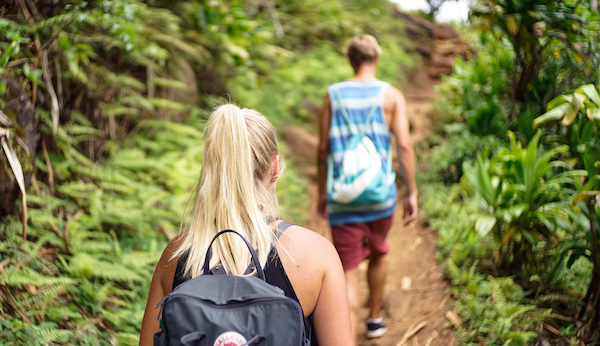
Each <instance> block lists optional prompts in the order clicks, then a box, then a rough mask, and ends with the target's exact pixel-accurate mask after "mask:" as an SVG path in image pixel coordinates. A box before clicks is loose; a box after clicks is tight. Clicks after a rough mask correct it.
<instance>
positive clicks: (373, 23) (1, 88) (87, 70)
mask: <svg viewBox="0 0 600 346" xmlns="http://www.w3.org/2000/svg"><path fill="white" fill-rule="evenodd" d="M274 4H275V5H277V7H276V8H274V12H273V11H270V10H269V8H267V7H265V6H263V5H262V4H259V3H257V2H252V3H249V2H246V1H236V0H231V1H230V0H220V1H184V0H181V1H172V2H169V3H168V4H167V3H166V2H156V1H150V2H146V1H140V0H125V1H112V0H102V1H96V2H87V1H74V2H69V3H64V2H61V3H59V4H57V5H56V6H54V7H52V8H48V7H43V6H41V5H40V3H39V2H27V4H26V6H28V8H29V9H31V12H32V13H33V14H34V16H33V18H32V21H33V22H31V21H29V20H26V19H25V18H22V17H20V14H21V13H22V11H21V9H20V8H19V6H20V5H18V4H14V5H13V4H12V3H10V4H7V5H3V6H4V7H3V9H4V8H8V10H9V12H8V13H13V12H10V11H11V10H14V13H18V15H16V16H13V15H12V14H11V17H10V19H5V18H0V74H2V75H3V76H5V77H6V78H2V80H0V106H2V107H4V105H5V101H6V100H5V96H6V89H7V85H8V84H7V80H8V79H11V80H14V81H16V82H17V83H18V84H19V85H20V86H21V87H22V88H23V90H24V94H23V95H25V96H27V97H28V98H29V101H31V102H32V103H33V105H34V107H35V109H36V113H37V115H39V117H40V125H39V130H40V133H41V137H42V138H41V141H43V143H44V145H43V149H41V148H38V151H39V152H38V153H36V154H37V155H36V157H35V158H34V161H33V166H32V165H31V164H29V167H28V168H29V169H28V170H27V173H29V172H32V173H33V174H32V175H31V186H30V188H29V191H28V193H27V200H28V202H27V206H28V210H29V214H28V217H27V218H26V222H27V225H28V227H29V230H28V235H27V238H26V240H25V241H23V240H22V239H23V237H22V230H21V229H22V228H21V223H20V221H17V219H16V218H15V217H6V218H4V219H2V220H1V223H0V289H1V290H0V301H1V304H0V305H1V306H0V340H2V344H7V345H20V344H53V343H58V344H85V345H88V344H89V345H100V344H137V343H138V334H139V329H140V326H141V321H142V318H143V310H144V307H145V304H146V297H147V292H148V287H149V283H150V279H151V275H152V271H153V267H154V265H155V263H156V261H157V260H158V257H159V256H160V254H161V253H162V250H163V249H164V246H165V244H166V242H167V241H168V240H169V239H171V238H172V237H174V236H175V235H176V234H177V232H178V230H179V228H180V225H181V224H182V223H183V224H185V223H186V221H187V217H188V216H187V212H188V211H189V210H188V209H189V199H190V196H191V191H193V188H194V185H195V184H196V182H197V179H198V175H199V172H200V165H201V162H202V150H203V136H202V132H203V120H205V118H206V116H207V114H208V113H209V111H208V110H206V109H207V108H210V106H214V105H215V104H217V103H219V102H221V101H219V99H220V100H224V99H226V98H229V99H231V96H229V93H231V94H232V95H233V97H235V98H236V99H237V100H238V101H242V104H243V106H246V107H254V108H258V109H259V110H260V111H262V112H264V113H265V114H266V115H267V116H268V117H269V119H270V120H271V121H272V122H273V123H274V124H275V125H276V126H277V127H278V128H281V127H283V126H284V124H287V123H300V124H306V123H307V122H310V121H312V117H313V115H314V114H315V113H316V107H317V105H319V106H320V103H321V97H322V96H323V94H324V92H325V88H326V86H327V85H328V84H331V83H333V82H335V81H338V80H341V79H345V78H347V77H349V76H350V75H351V69H350V67H349V64H347V62H346V59H345V57H344V56H343V53H342V48H341V47H342V46H343V45H344V44H345V42H344V41H345V40H346V39H347V38H349V37H350V36H352V35H354V34H357V33H362V32H369V33H372V34H374V35H376V36H377V37H378V38H379V39H380V41H381V45H382V47H383V49H384V55H383V56H382V58H381V62H380V66H381V70H380V72H381V78H382V79H385V80H388V81H390V82H392V83H394V84H396V85H399V84H402V83H403V81H405V79H406V75H407V73H408V71H407V70H408V69H409V68H411V67H412V66H415V64H416V62H417V61H416V59H415V58H414V57H413V56H412V55H409V54H407V53H406V52H405V50H404V48H403V47H404V46H406V45H407V43H406V39H405V38H402V35H398V32H400V30H401V29H402V23H401V22H400V21H399V20H398V19H397V18H394V17H393V13H392V9H391V7H390V3H389V1H387V0H370V1H362V0H361V1H334V2H319V1H312V0H306V1H292V2H290V1H275V2H274ZM35 6H40V7H39V8H36V7H35ZM305 15H306V16H305ZM275 18H278V19H279V20H281V25H282V29H283V33H284V35H283V36H282V37H279V36H278V32H277V25H276V22H277V21H276V20H275ZM321 71H328V74H325V73H320V72H321ZM329 72H330V73H329ZM10 131H11V132H14V133H17V134H19V136H20V135H21V132H22V131H20V129H10ZM35 135H37V133H36V134H35ZM21 139H23V140H24V137H23V138H19V140H21ZM15 143H17V142H16V141H15ZM285 151H286V149H285V147H284V146H283V145H282V148H281V152H282V153H283V154H284V156H285ZM21 159H22V160H23V161H24V167H26V166H25V164H27V162H25V161H26V160H24V159H23V158H21ZM289 167H290V168H291V169H289V170H288V171H287V172H286V173H285V174H284V175H283V177H282V178H281V180H280V181H279V183H278V189H277V194H278V199H279V201H280V204H281V207H282V213H283V214H284V215H285V217H286V219H287V220H289V221H292V222H296V223H302V222H303V221H305V220H306V209H307V208H308V207H309V203H310V201H309V200H308V198H307V196H306V191H307V184H308V182H307V180H306V178H305V177H302V176H300V175H299V174H298V173H296V172H295V171H294V168H295V167H294V163H293V162H292V163H290V164H289Z"/></svg>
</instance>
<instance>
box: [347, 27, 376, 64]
mask: <svg viewBox="0 0 600 346" xmlns="http://www.w3.org/2000/svg"><path fill="white" fill-rule="evenodd" d="M346 54H347V55H348V59H349V60H350V64H351V65H352V67H354V69H355V70H356V69H358V68H359V67H360V66H361V65H362V64H363V63H371V62H373V61H375V59H377V58H379V56H380V55H381V47H379V43H377V40H376V39H375V37H373V36H371V35H368V34H363V35H357V36H354V37H353V38H352V40H350V43H349V44H348V48H347V49H346Z"/></svg>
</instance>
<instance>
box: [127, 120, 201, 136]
mask: <svg viewBox="0 0 600 346" xmlns="http://www.w3.org/2000/svg"><path fill="white" fill-rule="evenodd" d="M138 126H140V127H148V128H157V129H159V130H160V132H163V133H164V132H165V131H168V132H170V134H171V135H184V136H188V137H192V138H194V139H198V140H201V139H202V138H203V133H202V131H201V130H199V129H198V128H196V127H194V126H191V125H186V124H181V123H176V122H174V121H168V120H156V119H145V120H142V121H140V122H139V124H138Z"/></svg>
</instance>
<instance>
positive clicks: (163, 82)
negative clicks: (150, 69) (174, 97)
mask: <svg viewBox="0 0 600 346" xmlns="http://www.w3.org/2000/svg"><path fill="white" fill-rule="evenodd" d="M154 84H155V85H156V86H159V87H163V88H174V89H179V90H188V89H189V86H188V85H187V84H186V83H184V82H182V81H179V80H176V79H170V78H163V77H154Z"/></svg>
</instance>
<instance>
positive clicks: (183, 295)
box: [155, 293, 308, 340]
mask: <svg viewBox="0 0 600 346" xmlns="http://www.w3.org/2000/svg"><path fill="white" fill-rule="evenodd" d="M173 298H182V299H192V300H196V301H198V302H200V303H202V304H205V305H209V306H210V307H213V308H217V309H224V310H226V309H230V307H226V306H222V305H219V304H216V303H213V302H211V301H209V300H206V299H202V298H200V297H197V296H194V295H191V294H187V293H174V294H173V293H169V294H167V295H166V296H164V297H163V299H161V300H160V302H158V304H156V306H155V307H156V308H157V307H159V306H160V310H159V312H158V317H159V318H160V320H161V322H162V321H163V320H164V318H163V316H162V313H163V310H164V307H165V303H166V302H167V300H170V299H173ZM287 301H292V302H296V301H295V300H293V299H291V298H289V297H281V298H275V297H272V298H253V299H252V300H250V301H245V302H239V304H236V308H237V307H245V306H248V305H252V304H253V303H255V302H287ZM292 305H293V306H294V308H295V309H296V310H297V311H298V307H299V305H300V304H299V303H298V302H296V304H292ZM299 312H300V315H302V318H301V319H300V320H299V321H300V325H301V326H302V328H303V329H305V328H304V327H305V323H304V319H305V317H304V314H302V308H300V310H299ZM165 324H166V323H165V322H163V323H162V326H163V328H164V326H165ZM304 333H308V331H307V330H304ZM298 339H300V340H302V335H300V336H299V338H298Z"/></svg>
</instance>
